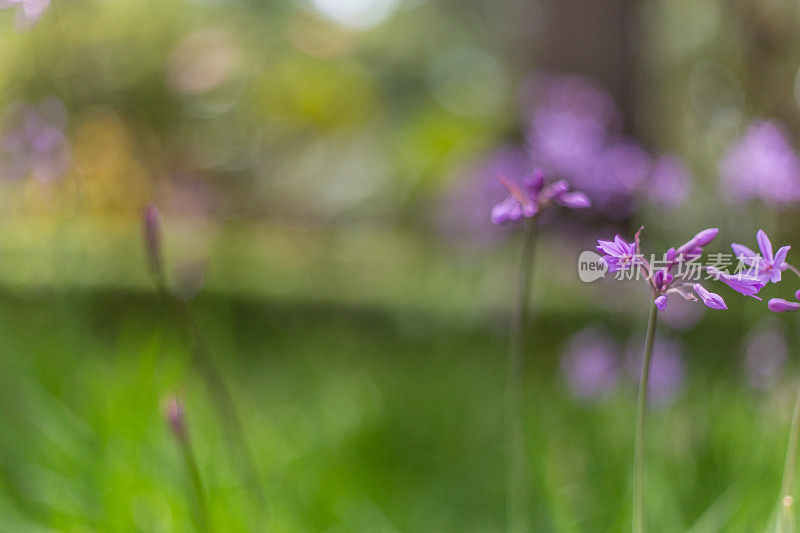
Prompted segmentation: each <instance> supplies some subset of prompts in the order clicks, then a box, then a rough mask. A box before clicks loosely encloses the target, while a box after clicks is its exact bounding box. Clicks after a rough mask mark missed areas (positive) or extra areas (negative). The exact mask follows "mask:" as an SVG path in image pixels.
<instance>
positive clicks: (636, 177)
mask: <svg viewBox="0 0 800 533" xmlns="http://www.w3.org/2000/svg"><path fill="white" fill-rule="evenodd" d="M534 92H535V93H536V94H537V96H538V98H536V100H537V105H534V106H532V109H531V119H530V123H529V130H528V134H527V140H528V148H529V151H530V154H531V158H532V160H533V162H534V163H535V164H536V165H538V166H541V167H542V168H544V169H545V170H546V171H548V172H552V173H555V174H557V175H559V176H563V177H565V178H567V179H569V180H570V181H571V182H572V183H573V184H575V186H576V187H579V188H580V189H581V190H583V191H586V193H587V194H588V195H589V196H590V197H591V198H592V199H593V201H594V203H595V206H596V207H597V208H598V209H600V210H602V211H603V212H605V213H606V214H608V215H610V216H614V217H616V218H623V217H625V216H627V215H628V214H630V211H631V209H632V204H633V200H634V199H635V198H636V197H637V196H638V197H640V198H643V199H645V200H647V201H650V202H652V203H655V204H658V205H661V206H676V205H679V204H681V203H682V202H683V201H684V200H685V199H686V197H687V195H688V191H689V188H690V185H691V176H690V175H689V172H688V170H687V169H686V167H685V166H684V164H683V163H682V162H681V161H680V159H678V158H677V157H674V156H664V157H661V158H658V159H657V160H656V161H655V163H654V162H653V160H652V158H651V156H650V155H649V154H648V153H647V152H646V151H645V150H644V149H643V148H642V147H641V146H640V145H639V144H638V143H637V142H636V141H635V140H633V139H631V138H629V137H626V136H624V135H622V134H621V133H620V130H621V128H620V123H621V120H620V118H619V112H618V110H617V108H616V106H615V104H614V101H613V99H612V98H611V96H610V95H608V94H607V93H606V92H604V91H602V90H600V89H598V88H597V87H596V86H594V85H593V84H592V83H590V82H588V81H587V80H586V79H584V78H581V77H577V76H553V77H549V78H547V79H545V80H544V81H543V82H540V83H538V84H535V87H534Z"/></svg>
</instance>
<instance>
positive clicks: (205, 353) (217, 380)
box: [158, 280, 266, 509]
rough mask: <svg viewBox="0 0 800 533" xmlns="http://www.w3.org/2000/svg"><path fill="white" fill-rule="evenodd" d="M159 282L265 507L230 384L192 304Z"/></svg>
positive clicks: (219, 414) (258, 497) (248, 477)
mask: <svg viewBox="0 0 800 533" xmlns="http://www.w3.org/2000/svg"><path fill="white" fill-rule="evenodd" d="M158 286H159V292H160V293H161V295H162V297H163V298H164V299H165V300H166V302H167V304H172V305H174V306H176V307H177V310H178V314H179V315H180V317H181V319H182V321H183V323H184V327H186V329H187V330H188V331H189V332H190V334H191V336H192V337H193V341H194V346H193V347H192V360H193V362H194V365H195V366H196V368H197V369H198V370H199V371H200V374H201V375H202V376H203V378H204V380H205V383H206V388H207V389H208V391H209V393H210V395H211V398H212V404H213V405H214V406H215V407H216V409H217V414H218V416H219V418H220V420H221V422H222V425H223V427H224V428H225V431H226V433H227V436H228V439H229V441H231V442H235V445H236V446H237V447H238V450H236V449H231V453H232V455H233V456H234V458H236V460H237V461H241V467H242V468H243V469H244V470H245V472H246V478H247V482H248V485H249V487H250V491H251V493H252V494H253V495H254V496H255V497H256V499H257V501H258V503H259V506H260V507H261V509H264V508H266V497H265V495H264V489H263V486H262V485H261V479H260V477H259V475H258V468H257V466H256V462H255V458H254V457H253V453H252V451H251V450H250V446H249V445H248V443H247V438H246V437H245V431H244V428H243V426H242V422H241V418H240V417H239V413H238V410H237V409H236V405H235V403H234V401H233V396H232V395H231V392H230V390H229V389H228V386H227V385H226V384H225V379H224V378H223V376H222V372H221V371H220V370H219V368H218V367H217V365H216V364H215V363H214V359H213V357H212V356H211V353H210V352H209V350H208V348H207V346H206V344H205V341H204V339H203V334H202V331H201V330H200V326H199V324H198V323H197V320H196V319H195V318H194V314H193V313H192V311H191V309H190V308H189V305H188V304H187V303H186V301H184V300H183V299H181V298H178V297H177V296H175V295H174V294H172V292H171V291H169V289H168V288H167V287H166V285H165V284H164V283H163V281H162V280H158Z"/></svg>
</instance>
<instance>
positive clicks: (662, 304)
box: [653, 294, 667, 311]
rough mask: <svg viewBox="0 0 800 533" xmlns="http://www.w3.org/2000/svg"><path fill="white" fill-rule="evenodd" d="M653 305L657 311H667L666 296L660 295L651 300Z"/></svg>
mask: <svg viewBox="0 0 800 533" xmlns="http://www.w3.org/2000/svg"><path fill="white" fill-rule="evenodd" d="M653 303H654V304H656V308H658V310H659V311H665V310H666V309H667V295H666V294H662V295H661V296H659V297H658V298H656V299H655V300H653Z"/></svg>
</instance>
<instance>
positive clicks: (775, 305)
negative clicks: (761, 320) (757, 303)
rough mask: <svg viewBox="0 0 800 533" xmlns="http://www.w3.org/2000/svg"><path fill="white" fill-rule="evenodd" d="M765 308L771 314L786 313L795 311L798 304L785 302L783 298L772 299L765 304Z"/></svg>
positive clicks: (798, 306) (799, 306)
mask: <svg viewBox="0 0 800 533" xmlns="http://www.w3.org/2000/svg"><path fill="white" fill-rule="evenodd" d="M767 307H768V308H769V310H770V311H772V312H773V313H785V312H786V311H797V310H798V309H800V303H795V302H787V301H786V300H784V299H783V298H773V299H771V300H770V301H769V302H768V303H767Z"/></svg>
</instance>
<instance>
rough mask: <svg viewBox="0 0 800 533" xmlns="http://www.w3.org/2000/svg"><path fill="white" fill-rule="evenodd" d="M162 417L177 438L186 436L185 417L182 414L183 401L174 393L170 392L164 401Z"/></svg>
mask: <svg viewBox="0 0 800 533" xmlns="http://www.w3.org/2000/svg"><path fill="white" fill-rule="evenodd" d="M164 418H165V419H166V421H167V425H168V426H169V428H170V429H171V430H172V433H173V434H174V435H175V436H176V437H177V438H178V439H184V438H185V437H186V419H185V418H184V415H183V402H182V401H181V399H180V398H179V397H178V395H176V394H171V395H170V396H169V397H168V398H167V400H166V401H165V402H164Z"/></svg>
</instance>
